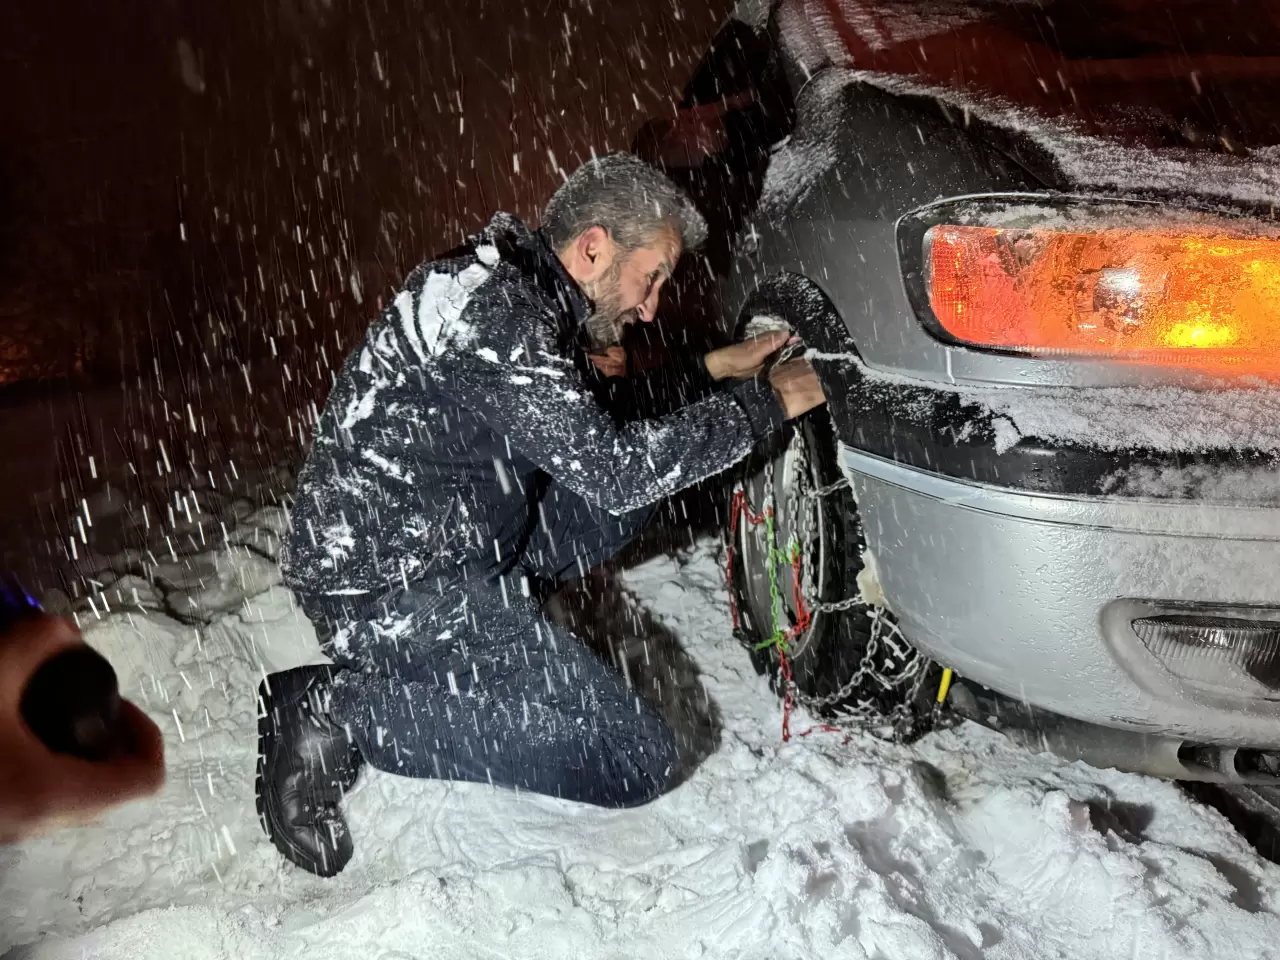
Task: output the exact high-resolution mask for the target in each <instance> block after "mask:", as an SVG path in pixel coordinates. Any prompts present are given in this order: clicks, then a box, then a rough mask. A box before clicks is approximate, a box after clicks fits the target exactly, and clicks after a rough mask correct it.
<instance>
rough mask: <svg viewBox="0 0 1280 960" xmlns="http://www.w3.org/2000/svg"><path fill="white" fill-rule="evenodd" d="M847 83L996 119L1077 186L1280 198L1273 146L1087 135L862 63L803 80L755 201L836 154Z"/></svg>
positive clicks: (772, 199)
mask: <svg viewBox="0 0 1280 960" xmlns="http://www.w3.org/2000/svg"><path fill="white" fill-rule="evenodd" d="M854 84H863V85H866V86H870V87H875V88H877V89H879V90H884V91H885V92H888V93H893V94H897V95H900V96H913V97H926V98H929V99H932V100H935V101H937V102H938V103H940V104H942V105H943V106H944V107H946V108H948V109H950V110H953V111H955V113H956V115H957V116H958V117H967V116H971V117H977V118H979V119H981V120H984V121H986V122H988V123H990V124H992V125H993V126H996V127H999V128H1001V129H1004V130H1009V131H1012V132H1016V133H1020V134H1022V135H1024V136H1026V137H1027V138H1028V139H1029V140H1031V141H1032V142H1033V143H1034V144H1036V145H1037V146H1039V147H1040V148H1041V149H1042V150H1044V152H1045V153H1046V154H1047V155H1048V156H1050V157H1051V158H1052V159H1053V161H1054V163H1055V164H1056V165H1057V167H1058V169H1059V170H1061V172H1062V173H1063V174H1064V176H1065V177H1066V179H1068V180H1070V181H1071V182H1072V183H1073V184H1075V185H1076V187H1077V188H1078V189H1081V190H1085V191H1087V190H1090V189H1096V190H1098V191H1099V192H1103V193H1107V194H1113V193H1116V192H1119V193H1130V194H1140V195H1145V194H1150V193H1163V194H1171V195H1178V196H1184V197H1187V198H1191V199H1199V200H1201V201H1202V202H1210V203H1212V202H1214V201H1217V202H1223V201H1228V202H1233V203H1238V204H1247V205H1249V206H1267V207H1269V206H1272V205H1274V204H1276V203H1277V202H1280V147H1274V146H1273V147H1261V148H1258V149H1256V150H1254V151H1253V152H1252V153H1251V154H1249V155H1248V156H1233V155H1223V154H1211V153H1205V152H1202V151H1196V150H1190V149H1182V148H1173V147H1169V148H1162V149H1161V148H1154V147H1149V146H1141V145H1136V144H1127V143H1122V142H1120V141H1118V140H1114V139H1108V138H1104V137H1098V136H1091V135H1088V134H1085V133H1083V132H1081V131H1080V130H1079V129H1077V128H1076V127H1074V126H1073V125H1072V124H1071V123H1070V122H1069V121H1067V120H1065V119H1062V118H1057V119H1046V118H1044V117H1041V116H1038V115H1036V114H1034V113H1032V112H1031V111H1029V110H1025V109H1021V108H1018V107H1015V106H1013V105H1011V104H1008V103H1003V102H1001V101H999V100H995V99H990V100H988V99H980V98H975V97H971V96H968V95H966V94H965V93H961V92H958V91H955V90H949V89H945V88H942V87H931V86H928V85H926V84H922V83H919V82H918V81H915V80H910V79H906V78H903V77H898V76H891V75H888V74H883V73H876V72H873V71H866V70H850V69H843V68H839V67H831V68H828V69H826V70H824V71H822V72H821V73H820V74H818V75H817V76H815V77H814V78H813V80H812V81H811V82H810V83H809V84H807V85H806V86H805V88H804V91H803V93H802V94H801V97H800V99H799V100H798V102H797V104H796V110H797V125H796V126H797V133H796V134H795V135H794V136H793V137H791V138H789V139H787V140H785V141H783V142H782V143H780V144H778V145H777V146H776V147H775V148H774V151H773V155H772V157H771V159H770V163H769V168H768V171H767V172H766V175H765V184H764V189H763V191H762V194H761V198H760V210H761V212H763V213H765V214H766V215H776V214H778V213H780V212H782V211H783V210H785V209H787V208H788V207H790V206H791V205H793V204H794V203H795V202H797V201H798V200H800V199H802V198H803V196H804V195H805V194H806V193H807V192H808V190H809V189H811V188H812V187H813V186H814V185H815V184H816V183H817V182H818V181H819V180H821V179H822V177H823V176H824V175H825V174H826V173H827V172H828V171H829V170H830V169H831V168H832V167H834V166H835V164H836V162H837V161H838V160H839V159H840V149H839V146H838V143H837V141H838V137H837V132H838V125H837V123H836V122H835V121H836V118H838V117H839V112H840V103H839V101H840V98H841V96H842V95H843V94H844V91H845V90H846V89H847V88H849V87H850V86H852V85H854Z"/></svg>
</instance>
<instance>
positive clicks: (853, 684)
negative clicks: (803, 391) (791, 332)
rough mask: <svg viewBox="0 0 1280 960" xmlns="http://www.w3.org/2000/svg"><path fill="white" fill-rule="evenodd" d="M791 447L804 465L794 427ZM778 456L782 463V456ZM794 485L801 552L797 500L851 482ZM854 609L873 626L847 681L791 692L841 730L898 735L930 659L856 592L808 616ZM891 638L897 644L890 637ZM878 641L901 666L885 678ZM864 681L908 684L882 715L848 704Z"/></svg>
mask: <svg viewBox="0 0 1280 960" xmlns="http://www.w3.org/2000/svg"><path fill="white" fill-rule="evenodd" d="M791 445H792V446H793V448H794V449H795V452H796V455H797V459H799V460H800V463H801V464H802V465H803V466H807V465H808V450H807V448H806V444H805V443H804V440H803V438H802V435H801V433H800V431H798V430H797V431H796V432H795V433H794V434H793V436H792V440H791ZM783 460H784V462H785V457H784V458H783ZM776 463H777V461H774V464H771V465H770V466H769V467H768V468H766V477H765V490H764V494H765V504H766V505H776V502H777V501H776V496H777V494H776V486H775V480H774V465H775V464H776ZM802 474H807V470H804V469H803V467H801V468H800V469H799V470H797V471H796V475H797V477H798V476H800V475H802ZM784 482H785V478H784ZM798 486H799V484H792V485H791V487H792V489H791V491H789V495H788V498H787V499H788V504H787V507H788V518H789V519H790V520H791V521H792V523H793V524H795V525H796V526H797V527H798V528H800V532H801V537H800V541H801V544H802V547H801V549H802V550H803V549H804V547H805V546H807V545H808V543H810V542H811V539H812V538H811V537H810V536H808V535H809V534H810V533H811V532H812V531H810V530H809V529H808V528H809V527H810V526H812V525H813V523H812V519H813V514H812V513H811V512H810V511H809V510H807V509H806V510H804V511H803V512H801V511H800V510H799V509H798V508H799V507H800V503H799V501H800V500H805V501H817V500H820V499H823V498H825V497H829V496H832V495H833V494H836V493H839V492H840V491H841V490H845V489H849V488H851V486H852V484H851V483H850V482H849V479H848V478H847V477H841V478H840V479H839V480H837V481H835V482H834V483H829V484H827V485H825V486H822V487H816V488H814V489H812V490H804V491H798V490H797V489H796V488H797V487H798ZM802 518H803V519H802ZM806 559H807V558H806ZM813 566H814V565H813V564H809V563H806V564H805V565H804V567H805V569H806V571H809V572H810V576H811V571H812V567H813ZM803 586H804V587H809V588H811V589H814V592H816V585H815V584H813V583H811V582H810V577H806V582H805V583H804V585H803ZM805 592H806V593H808V595H810V596H812V595H813V592H809V591H805ZM859 607H862V608H867V609H868V613H867V615H868V616H869V617H870V618H871V620H872V626H871V633H870V638H869V642H868V643H867V647H866V650H865V651H864V653H863V656H862V659H861V660H860V661H859V663H858V668H857V669H856V670H855V671H854V673H853V675H852V676H851V677H849V679H848V680H846V681H845V682H844V683H843V684H842V685H841V686H840V687H839V688H838V689H836V690H833V691H832V692H831V693H828V694H826V695H824V696H821V697H816V696H810V695H808V694H805V693H803V692H801V691H800V690H799V688H798V687H796V686H795V684H792V695H793V696H794V698H795V702H796V703H799V704H801V705H802V706H804V707H806V708H808V709H810V710H811V711H823V710H826V709H827V708H834V710H835V716H829V719H830V720H833V721H835V723H834V725H835V726H839V727H842V728H856V729H866V728H867V727H873V726H883V725H885V724H888V725H890V726H891V727H892V728H893V730H894V731H895V732H896V733H898V734H899V735H901V734H902V732H903V731H908V730H910V729H912V727H913V726H914V721H915V719H916V717H915V715H914V711H913V710H912V707H911V704H912V702H913V701H915V699H916V697H917V695H918V694H919V692H920V687H921V685H922V684H923V683H924V681H925V678H926V676H927V675H928V667H929V665H930V663H931V661H930V660H929V659H928V658H926V657H925V656H924V655H923V654H921V653H920V652H919V651H918V650H917V649H916V648H915V647H914V646H912V645H911V643H910V642H909V641H908V640H907V639H906V638H905V637H904V636H903V635H902V631H901V630H900V629H899V627H898V625H897V624H896V623H894V622H893V621H891V620H888V619H887V618H886V617H885V616H884V614H883V611H882V610H881V609H880V608H878V607H875V606H874V605H873V604H870V603H868V602H867V601H866V600H865V599H863V597H862V596H861V595H856V596H852V597H846V598H844V599H841V600H828V601H822V602H818V603H814V604H813V605H812V606H811V607H810V611H811V613H813V614H820V613H828V614H829V613H846V612H849V611H851V610H854V609H856V608H859ZM815 625H816V624H815ZM885 630H887V631H888V634H887V636H886V635H885V634H884V633H882V631H885ZM813 633H814V630H813V627H812V626H811V627H810V629H809V630H808V631H806V634H807V635H806V636H805V637H804V638H802V640H803V642H801V643H799V644H796V646H795V647H794V648H793V649H792V651H791V655H792V657H793V658H795V657H799V656H802V655H803V654H804V652H805V651H806V650H807V649H808V645H809V639H810V638H811V637H812V636H813ZM895 637H896V639H897V642H895V640H894V638H895ZM882 643H883V644H884V645H885V646H887V647H889V648H890V650H891V660H892V662H896V663H900V664H901V669H900V670H899V671H898V672H897V674H896V676H894V677H892V678H889V677H886V676H884V674H883V673H881V672H880V671H879V670H878V669H877V660H878V659H879V658H878V655H879V653H880V648H881V645H882ZM868 679H870V680H872V681H873V682H874V684H875V686H876V687H878V688H879V690H880V691H881V692H891V691H894V690H898V689H899V688H901V687H903V686H905V685H907V684H908V683H910V684H911V689H910V692H909V694H908V695H907V696H906V697H905V698H904V699H903V701H902V702H901V703H900V704H898V705H896V706H895V707H894V708H893V709H892V710H890V711H888V712H887V713H886V712H885V711H884V710H882V709H881V708H879V707H878V706H877V705H876V704H875V703H873V702H871V701H869V700H860V701H858V702H857V703H856V704H851V703H847V701H848V700H849V699H850V698H851V697H852V696H853V694H854V691H855V690H856V689H858V688H859V687H861V686H863V685H864V684H865V683H866V681H867V680H868Z"/></svg>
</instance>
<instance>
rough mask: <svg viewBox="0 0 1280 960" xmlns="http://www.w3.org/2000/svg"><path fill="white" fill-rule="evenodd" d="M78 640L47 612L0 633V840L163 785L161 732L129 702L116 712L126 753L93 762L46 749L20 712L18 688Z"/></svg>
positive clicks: (79, 817)
mask: <svg viewBox="0 0 1280 960" xmlns="http://www.w3.org/2000/svg"><path fill="white" fill-rule="evenodd" d="M83 642H84V641H83V640H82V639H81V638H80V631H79V630H77V629H76V628H75V627H74V626H73V625H72V624H71V623H70V622H69V621H67V620H63V619H61V618H59V617H48V616H43V617H38V618H35V619H32V620H27V621H24V622H22V623H19V624H18V625H17V626H15V627H14V628H13V629H12V630H10V631H9V632H8V633H6V634H5V635H4V636H0V843H11V842H13V841H15V840H20V839H22V838H23V837H26V836H29V835H31V834H33V833H37V832H39V831H40V830H42V829H46V828H49V827H54V826H64V825H70V824H77V823H84V822H86V821H88V820H91V819H92V818H94V817H95V816H97V815H98V814H101V813H103V812H104V811H106V810H107V809H109V808H110V807H113V806H115V805H117V804H119V803H123V802H124V801H126V800H132V799H134V798H136V797H143V796H147V795H149V794H152V793H155V792H156V791H157V790H159V789H160V787H161V786H162V785H163V783H164V741H163V739H162V738H161V736H160V730H159V728H158V727H157V726H156V725H155V724H154V723H152V722H151V720H150V719H149V718H148V717H147V715H146V714H144V713H143V712H142V711H141V710H139V709H138V708H137V707H135V706H134V705H133V704H131V703H129V702H128V701H123V702H122V703H121V705H120V718H121V723H122V724H123V725H124V727H125V730H126V732H127V735H128V736H127V739H128V741H129V751H128V753H127V754H126V755H125V756H121V757H116V758H113V759H111V760H108V761H103V762H98V763H92V762H90V761H88V760H81V759H79V758H77V757H71V756H67V755H65V754H58V753H53V752H51V751H50V750H49V749H48V748H47V747H46V746H45V745H44V744H43V743H42V742H41V741H40V740H39V739H38V738H37V737H36V735H35V734H34V733H33V732H32V731H31V728H30V727H28V726H27V723H26V721H25V720H24V719H23V718H22V712H21V709H20V702H21V700H22V693H23V690H25V689H26V686H27V682H28V681H29V680H30V679H31V677H32V675H33V674H34V673H35V672H36V671H37V670H38V669H39V668H40V667H41V665H43V664H44V663H45V662H46V661H48V660H49V659H50V658H52V657H54V656H55V655H57V654H59V653H62V652H63V651H64V650H67V649H70V648H72V647H76V646H78V645H79V644H82V643H83Z"/></svg>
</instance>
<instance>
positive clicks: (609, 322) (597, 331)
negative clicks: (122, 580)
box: [586, 260, 636, 350]
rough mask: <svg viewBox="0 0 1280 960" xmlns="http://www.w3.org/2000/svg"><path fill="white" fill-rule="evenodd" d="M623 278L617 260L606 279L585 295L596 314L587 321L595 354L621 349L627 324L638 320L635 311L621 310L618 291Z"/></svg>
mask: <svg viewBox="0 0 1280 960" xmlns="http://www.w3.org/2000/svg"><path fill="white" fill-rule="evenodd" d="M621 278H622V263H621V261H619V260H614V262H613V265H612V266H610V267H609V269H608V271H607V272H606V273H605V275H604V276H603V277H601V278H600V279H599V280H597V281H596V282H595V283H593V284H592V285H591V286H590V287H589V288H588V289H587V291H586V294H587V296H588V297H590V298H591V301H592V303H593V304H594V306H595V311H594V312H593V313H592V314H591V316H589V317H587V322H586V327H587V337H588V338H589V339H590V341H591V348H592V349H593V350H607V349H609V347H617V346H621V345H622V337H623V334H624V333H625V332H626V329H627V324H628V323H630V322H631V321H632V320H633V319H635V316H636V311H635V310H634V309H624V308H623V307H622V303H621V300H622V295H621V291H619V289H618V281H619V280H620V279H621Z"/></svg>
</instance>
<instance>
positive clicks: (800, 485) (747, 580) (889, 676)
mask: <svg viewBox="0 0 1280 960" xmlns="http://www.w3.org/2000/svg"><path fill="white" fill-rule="evenodd" d="M771 479H772V484H773V493H772V495H770V493H769V488H770V481H771ZM771 503H772V504H773V507H774V510H773V520H774V525H775V531H776V532H775V541H774V543H775V546H776V547H777V548H779V549H781V550H782V551H783V552H784V553H785V552H787V551H788V550H789V549H790V548H791V547H792V545H794V544H800V570H801V576H800V581H801V590H800V598H801V599H800V600H799V601H798V600H797V598H796V594H795V579H796V578H795V576H794V571H793V568H792V567H788V566H786V565H785V563H783V562H782V560H783V559H784V558H783V557H780V556H778V555H777V554H776V553H775V562H774V564H773V567H774V577H773V581H772V583H771V582H770V578H769V571H768V567H769V564H768V554H769V547H768V542H767V540H768V524H767V522H765V517H764V514H765V511H767V510H768V509H769V505H770V504H771ZM728 528H729V535H730V543H729V549H728V551H727V556H728V570H727V576H728V580H729V588H730V592H731V599H732V602H733V605H734V621H735V632H736V634H737V636H738V638H739V640H740V641H741V642H742V643H743V645H744V646H746V647H747V649H748V651H749V652H750V656H751V660H752V663H753V665H754V666H755V668H756V670H757V672H759V673H762V674H767V675H768V676H769V678H770V681H771V684H772V685H773V687H774V689H775V691H776V692H778V693H779V695H785V693H786V691H785V689H784V683H783V679H782V676H781V673H782V670H781V668H782V654H781V653H780V651H779V649H778V646H777V644H776V643H773V642H771V639H772V638H773V637H774V635H775V628H774V624H777V627H779V628H781V629H783V630H785V631H787V632H788V633H790V634H792V636H790V637H789V639H788V642H787V645H786V646H787V651H788V656H787V660H788V665H789V668H790V672H791V682H792V684H793V691H794V694H795V697H796V699H797V700H798V701H799V702H800V703H801V704H803V705H804V706H805V707H806V708H808V709H809V711H810V713H812V714H815V715H816V716H818V717H820V718H822V719H824V720H827V721H833V720H847V721H851V722H855V723H857V724H858V725H860V726H863V727H865V728H867V729H870V730H872V731H873V732H876V733H878V734H880V735H882V736H886V737H889V738H891V739H911V738H913V737H915V736H917V735H919V734H920V733H922V732H923V731H924V730H925V729H927V728H928V727H929V726H930V722H931V717H932V713H933V711H932V709H931V698H930V697H929V696H928V693H927V692H926V690H927V691H932V690H933V689H934V688H935V687H936V682H934V683H933V684H932V686H931V685H930V684H931V681H933V680H934V678H936V676H937V671H936V669H934V668H932V665H931V664H930V663H929V662H928V661H927V660H926V659H925V658H924V657H923V656H922V655H921V654H920V653H919V652H918V651H917V650H916V649H915V648H914V647H913V646H912V645H911V644H910V643H909V642H908V641H907V640H906V639H905V638H904V637H903V635H902V633H901V631H899V630H898V627H897V622H896V620H895V618H894V616H893V614H892V612H890V611H889V610H888V608H887V607H886V606H885V605H884V603H883V597H882V595H881V594H880V593H879V584H878V581H877V580H876V577H875V575H874V566H872V567H871V569H868V568H867V567H868V554H867V553H866V542H865V540H864V538H863V532H862V522H861V518H860V516H859V513H858V505H857V502H856V500H855V499H854V495H853V491H852V490H851V489H850V487H849V485H848V484H847V482H845V481H844V478H843V475H842V474H841V472H840V469H839V465H838V462H837V459H836V442H835V435H834V432H833V429H832V426H831V421H830V418H829V417H828V416H827V413H826V411H825V410H817V411H814V412H813V413H811V414H808V415H806V416H804V417H802V418H800V419H798V420H796V421H793V422H792V423H791V424H789V425H788V427H787V428H786V429H785V430H784V431H782V432H781V433H780V434H779V435H778V436H776V437H775V438H773V440H771V441H770V442H768V443H766V444H764V445H762V446H761V447H760V448H759V449H757V451H756V452H755V453H753V455H752V456H751V457H749V458H748V460H747V461H746V462H745V463H744V465H743V467H742V468H741V470H740V471H739V473H738V476H737V478H736V483H735V484H734V486H733V494H732V495H731V500H730V518H729V524H728ZM774 584H776V585H777V589H778V594H779V600H778V601H777V602H776V603H775V601H774V600H773V585H774ZM797 603H802V604H803V606H804V608H805V609H806V610H808V611H809V616H810V622H809V625H808V627H807V628H803V629H802V628H798V627H797V624H798V623H799V622H800V618H801V616H802V614H801V612H800V610H799V609H798V607H797ZM830 605H838V606H834V607H833V606H830Z"/></svg>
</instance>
